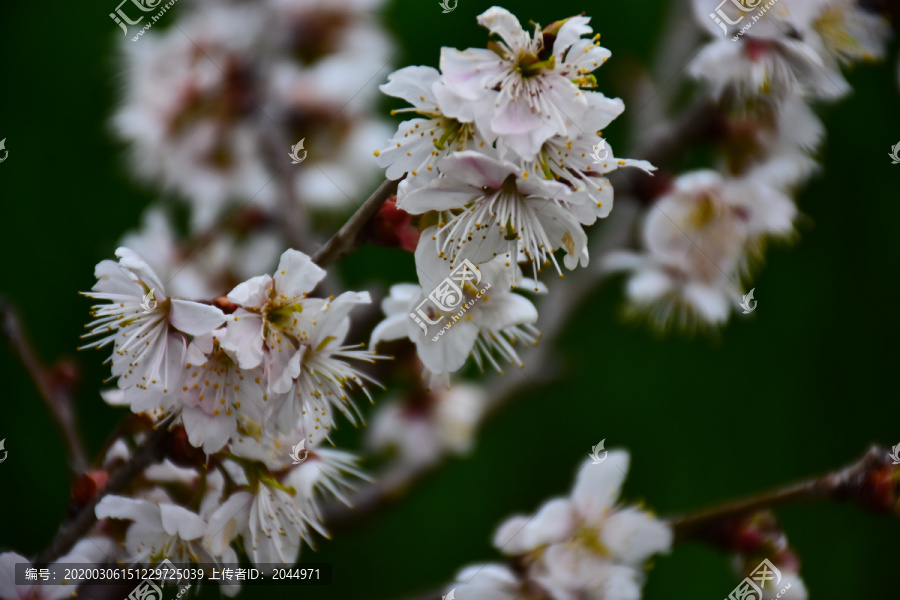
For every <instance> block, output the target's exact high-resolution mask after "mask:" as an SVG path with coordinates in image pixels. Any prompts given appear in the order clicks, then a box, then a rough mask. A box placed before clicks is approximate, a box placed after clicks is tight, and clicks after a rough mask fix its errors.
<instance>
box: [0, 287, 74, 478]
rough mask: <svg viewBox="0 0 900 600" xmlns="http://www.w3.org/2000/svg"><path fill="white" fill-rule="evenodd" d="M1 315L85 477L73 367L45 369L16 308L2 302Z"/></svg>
mask: <svg viewBox="0 0 900 600" xmlns="http://www.w3.org/2000/svg"><path fill="white" fill-rule="evenodd" d="M0 314H2V318H3V330H4V331H5V333H6V336H7V337H8V338H9V343H10V346H12V348H13V351H14V352H15V353H16V354H18V355H19V358H20V359H21V360H22V364H24V365H25V369H26V370H27V371H28V373H29V375H31V378H32V379H33V380H34V383H35V384H36V385H37V387H38V390H39V391H40V393H41V396H42V397H43V398H44V400H45V401H46V403H47V406H48V407H49V408H50V413H51V414H52V415H53V418H54V419H55V420H56V423H57V424H58V425H59V427H60V429H62V432H63V435H64V436H65V438H66V443H67V444H68V446H69V456H70V457H71V461H70V467H71V469H72V471H73V472H74V473H75V474H76V475H78V474H81V473H84V472H85V471H86V470H87V467H88V460H87V453H86V452H85V450H84V444H83V443H82V441H81V436H80V435H79V434H78V426H77V423H76V419H75V412H74V411H73V410H72V387H73V384H74V382H75V375H74V367H73V365H71V364H66V363H63V364H60V365H59V366H58V367H57V368H55V369H48V368H47V367H45V366H44V365H43V364H42V363H41V361H40V360H39V359H38V357H37V355H36V354H35V352H34V349H33V348H32V347H31V344H30V343H29V341H28V337H27V336H26V334H25V332H24V330H23V328H22V323H21V319H20V318H19V315H18V313H17V312H16V310H15V308H14V307H13V306H12V304H10V303H9V302H7V301H5V300H0ZM67 368H71V369H72V373H66V372H65V370H66V369H67Z"/></svg>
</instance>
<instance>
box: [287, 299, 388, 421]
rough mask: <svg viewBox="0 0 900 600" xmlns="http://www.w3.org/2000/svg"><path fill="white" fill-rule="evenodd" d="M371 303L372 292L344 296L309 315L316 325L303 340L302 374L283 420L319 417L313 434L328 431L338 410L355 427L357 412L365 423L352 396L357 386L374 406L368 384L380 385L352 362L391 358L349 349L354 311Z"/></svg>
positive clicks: (313, 324)
mask: <svg viewBox="0 0 900 600" xmlns="http://www.w3.org/2000/svg"><path fill="white" fill-rule="evenodd" d="M371 302H372V300H371V298H370V297H369V293H368V292H362V293H357V292H344V293H343V294H341V295H340V296H338V297H337V298H335V299H333V300H328V301H325V302H324V303H320V304H318V305H315V306H314V307H312V308H311V309H310V310H309V311H308V312H307V314H306V315H304V316H306V317H307V318H308V319H309V320H310V325H309V328H308V330H307V335H306V337H305V338H304V339H303V345H304V347H305V350H304V353H303V359H302V362H301V364H300V373H299V374H298V375H297V378H296V381H295V382H294V385H293V387H292V388H291V389H290V392H289V398H288V400H287V402H286V403H285V405H284V406H285V408H286V409H287V412H286V413H282V414H281V418H283V419H288V420H289V421H295V420H297V419H298V418H306V419H307V422H308V423H309V422H310V421H311V419H310V416H311V415H315V422H314V423H310V426H311V427H312V430H310V433H313V431H315V430H318V429H319V428H320V425H325V426H326V429H327V425H328V423H327V422H326V418H328V417H330V415H331V409H332V408H335V409H337V410H339V411H340V412H341V413H343V414H344V415H345V416H346V417H347V418H348V419H349V420H350V422H351V423H356V417H355V416H354V415H353V413H352V412H351V410H354V409H355V410H356V412H357V415H358V416H359V417H360V419H361V418H362V415H361V414H360V413H359V409H358V408H357V407H356V405H355V404H353V402H351V401H350V397H349V396H348V395H347V391H348V390H349V389H350V388H351V387H352V386H356V387H358V388H360V389H361V390H362V391H363V393H364V394H365V395H366V396H367V397H368V398H369V399H370V400H371V396H370V395H369V391H368V390H367V389H366V386H365V382H366V381H369V382H371V383H375V384H377V382H376V381H375V380H374V379H372V378H371V377H369V376H368V375H366V374H365V373H363V372H361V371H359V370H358V369H356V368H355V367H353V366H352V365H350V364H349V363H348V362H347V361H348V360H354V361H364V362H368V363H373V362H375V361H376V360H379V359H383V358H387V357H385V356H379V355H377V354H375V353H373V352H369V351H367V350H361V349H357V348H359V347H360V346H358V345H356V346H348V345H345V344H344V341H345V339H346V337H347V333H348V331H349V330H350V318H349V314H350V311H351V310H353V308H355V307H356V306H357V305H359V304H369V303H371ZM320 416H321V418H322V420H323V423H321V424H320V423H319V422H318V421H319V417H320Z"/></svg>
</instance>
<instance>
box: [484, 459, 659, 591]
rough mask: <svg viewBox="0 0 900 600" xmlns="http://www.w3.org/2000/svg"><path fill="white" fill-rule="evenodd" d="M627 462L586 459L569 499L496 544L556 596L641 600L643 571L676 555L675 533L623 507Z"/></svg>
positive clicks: (511, 526)
mask: <svg viewBox="0 0 900 600" xmlns="http://www.w3.org/2000/svg"><path fill="white" fill-rule="evenodd" d="M628 463H629V457H628V453H627V452H625V451H611V452H610V453H609V456H608V459H607V460H606V461H604V463H602V464H601V465H595V464H592V462H591V461H586V462H585V463H584V464H583V465H582V467H581V469H580V470H579V472H578V477H577V480H576V482H575V487H574V489H573V490H572V493H571V495H570V496H568V497H564V498H559V499H555V500H550V501H549V502H547V503H546V504H545V505H544V506H543V507H542V508H541V510H540V511H539V512H538V514H537V515H536V516H534V517H525V516H520V517H513V518H511V519H509V520H507V521H506V522H505V523H504V524H503V525H501V526H500V528H499V530H498V531H497V533H496V535H495V536H494V545H495V546H496V547H497V548H499V549H500V550H501V551H502V552H504V553H505V554H508V555H513V556H515V555H527V556H528V557H529V558H528V559H527V560H528V561H529V562H531V561H533V563H532V564H531V566H530V568H529V575H531V576H532V577H533V578H534V579H535V580H536V581H538V582H539V583H541V585H542V586H543V587H544V588H545V589H547V590H548V591H550V595H551V596H552V597H553V598H561V599H566V600H567V599H569V598H572V599H576V598H584V597H589V598H595V597H596V598H616V599H622V600H625V599H634V600H637V599H639V598H640V596H641V592H640V589H641V585H642V584H643V580H644V574H643V571H642V566H643V564H644V563H645V562H646V561H647V560H648V559H649V558H650V557H651V556H653V555H654V554H660V553H666V552H668V551H669V549H670V548H671V545H672V531H671V529H670V528H669V526H668V525H666V524H665V523H664V522H662V521H659V520H657V519H655V518H654V517H653V516H652V515H650V514H649V513H647V512H645V511H643V510H640V509H638V508H636V507H630V506H617V504H616V501H617V499H618V496H619V489H620V488H621V486H622V483H623V481H624V479H625V472H626V471H627V470H628Z"/></svg>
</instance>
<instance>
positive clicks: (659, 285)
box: [606, 171, 797, 325]
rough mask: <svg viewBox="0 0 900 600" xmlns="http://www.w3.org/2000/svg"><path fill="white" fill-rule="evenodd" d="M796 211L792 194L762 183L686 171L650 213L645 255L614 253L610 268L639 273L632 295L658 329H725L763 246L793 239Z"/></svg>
mask: <svg viewBox="0 0 900 600" xmlns="http://www.w3.org/2000/svg"><path fill="white" fill-rule="evenodd" d="M796 212H797V209H796V207H795V206H794V203H793V202H792V201H791V199H790V198H789V197H788V196H786V195H785V194H784V193H783V192H781V191H779V190H778V189H776V188H774V187H772V186H770V185H767V184H766V183H764V182H762V181H759V180H757V179H752V180H747V179H726V178H723V177H722V176H721V175H719V174H718V173H716V172H714V171H697V172H692V173H687V174H685V175H682V176H681V177H679V178H678V179H677V180H676V182H675V186H674V190H673V191H672V192H671V193H670V194H668V195H666V196H665V197H663V198H661V199H659V200H658V201H657V204H656V205H655V206H654V208H653V209H651V210H650V212H649V213H648V215H647V217H646V220H645V222H644V226H643V243H644V247H645V251H644V253H643V254H633V253H628V252H619V253H614V254H612V255H610V256H609V257H608V258H607V262H606V266H607V267H608V268H611V269H624V270H630V271H634V275H633V276H632V277H631V279H630V280H629V281H628V286H627V293H628V296H629V298H630V299H631V301H632V302H633V303H634V304H635V305H636V306H637V308H638V309H639V310H642V311H647V312H648V313H649V316H650V317H651V319H653V320H654V321H655V322H656V323H657V324H658V325H666V324H667V323H668V322H669V321H671V320H678V319H682V320H685V321H686V322H685V323H682V324H692V323H693V322H694V321H695V320H699V322H700V323H708V324H718V323H722V322H724V321H725V320H726V319H727V318H728V316H729V313H730V312H731V307H732V306H733V305H734V306H736V305H737V302H738V301H739V299H740V294H741V292H740V288H739V282H740V280H741V277H742V276H743V275H745V274H746V272H747V270H748V267H749V263H750V261H751V259H753V258H756V257H757V256H758V255H759V253H760V248H761V244H762V242H763V241H764V239H766V238H767V237H784V236H787V235H789V234H790V233H791V232H792V231H793V220H794V217H795V215H796Z"/></svg>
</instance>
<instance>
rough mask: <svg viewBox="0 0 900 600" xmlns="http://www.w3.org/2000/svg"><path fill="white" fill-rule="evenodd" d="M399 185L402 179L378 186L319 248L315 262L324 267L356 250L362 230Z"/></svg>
mask: <svg viewBox="0 0 900 600" xmlns="http://www.w3.org/2000/svg"><path fill="white" fill-rule="evenodd" d="M401 179H402V178H401ZM399 183H400V179H398V180H396V181H392V180H390V179H388V180H386V181H385V182H384V183H382V184H381V185H380V186H378V189H377V190H375V191H374V192H372V195H371V196H369V198H368V200H366V201H365V202H363V204H362V206H360V207H359V209H358V210H357V211H356V212H355V213H353V216H352V217H350V219H349V220H348V221H347V222H346V223H344V226H343V227H341V228H340V230H339V231H338V232H337V233H336V234H334V235H333V236H332V237H331V239H330V240H328V242H326V244H325V245H324V246H322V247H321V248H319V251H318V252H316V253H315V255H314V256H313V262H314V263H316V264H317V265H319V266H320V267H324V266H325V265H328V264H331V263H333V262H334V261H336V260H337V259H339V258H340V257H342V256H343V255H345V254H346V253H347V252H349V251H350V250H352V249H353V248H355V247H356V245H357V244H358V243H359V241H358V240H357V235H358V234H359V232H360V230H361V229H362V228H363V226H364V225H365V224H366V223H368V222H369V219H371V218H372V217H373V216H375V214H376V213H377V212H378V210H379V209H380V208H381V205H382V204H384V203H385V201H386V200H387V199H388V198H390V197H391V196H392V195H393V194H394V193H396V191H397V185H399Z"/></svg>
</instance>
